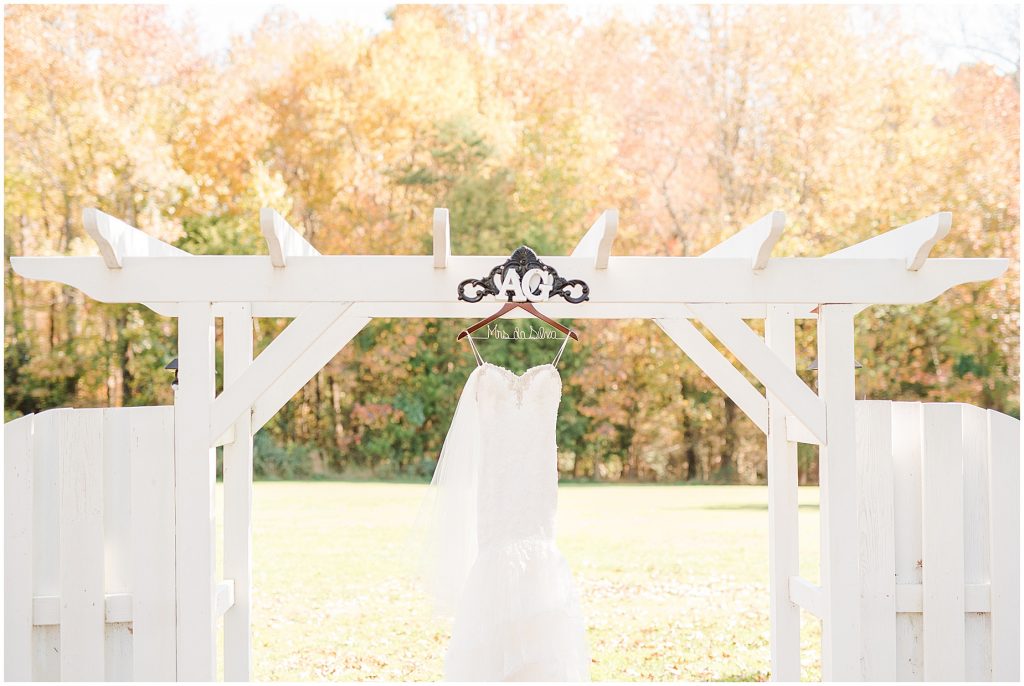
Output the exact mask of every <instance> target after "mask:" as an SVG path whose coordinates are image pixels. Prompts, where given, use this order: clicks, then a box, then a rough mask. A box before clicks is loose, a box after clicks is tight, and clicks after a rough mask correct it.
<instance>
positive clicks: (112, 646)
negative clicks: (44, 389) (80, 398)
mask: <svg viewBox="0 0 1024 686" xmlns="http://www.w3.org/2000/svg"><path fill="white" fill-rule="evenodd" d="M4 524H5V538H4V553H5V555H4V642H5V645H4V647H5V658H4V659H5V664H4V676H5V677H6V679H7V680H9V681H10V680H16V681H26V680H36V681H55V680H61V679H63V680H75V681H103V680H112V681H122V680H173V679H174V678H175V673H176V672H175V590H174V408H173V407H137V408H119V409H83V410H71V409H59V410H48V411H46V412H41V413H39V414H36V415H29V416H26V417H21V418H19V419H16V420H14V421H12V422H9V423H8V424H7V425H6V426H5V427H4Z"/></svg>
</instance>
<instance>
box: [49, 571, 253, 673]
mask: <svg viewBox="0 0 1024 686" xmlns="http://www.w3.org/2000/svg"><path fill="white" fill-rule="evenodd" d="M234 603H235V584H234V581H232V580H227V581H221V582H220V583H218V584H217V599H216V607H217V614H218V615H222V614H224V613H225V612H226V611H227V610H229V609H230V608H231V607H232V606H233V605H234ZM134 604H135V597H134V596H133V595H132V594H130V593H112V594H107V595H106V596H105V597H104V612H105V614H104V617H105V622H106V623H107V624H125V623H129V622H132V621H136V620H138V617H137V616H135V612H134ZM32 624H33V625H35V626H51V625H58V624H60V597H59V596H40V597H37V598H33V599H32ZM129 664H130V658H129ZM172 676H173V675H172ZM147 680H149V681H152V679H147Z"/></svg>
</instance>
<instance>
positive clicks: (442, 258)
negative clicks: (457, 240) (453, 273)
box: [434, 207, 452, 269]
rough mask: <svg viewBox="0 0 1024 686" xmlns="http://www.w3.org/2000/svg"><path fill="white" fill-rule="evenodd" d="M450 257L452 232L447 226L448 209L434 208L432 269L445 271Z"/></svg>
mask: <svg viewBox="0 0 1024 686" xmlns="http://www.w3.org/2000/svg"><path fill="white" fill-rule="evenodd" d="M451 256H452V231H451V227H450V226H449V224H448V209H447V208H444V207H435V208H434V269H445V268H447V267H448V260H449V259H450V258H451Z"/></svg>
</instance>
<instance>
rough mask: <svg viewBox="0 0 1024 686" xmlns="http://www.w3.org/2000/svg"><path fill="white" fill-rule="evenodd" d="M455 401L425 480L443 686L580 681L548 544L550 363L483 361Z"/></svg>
mask: <svg viewBox="0 0 1024 686" xmlns="http://www.w3.org/2000/svg"><path fill="white" fill-rule="evenodd" d="M470 344H471V345H472V347H473V353H474V355H476V358H477V363H478V364H477V368H476V369H475V370H473V372H472V374H470V376H469V379H468V380H467V382H466V386H465V388H464V389H463V392H462V396H461V398H460V399H459V403H458V407H457V409H456V411H455V417H454V418H453V420H452V426H451V429H450V430H449V432H448V436H447V437H446V438H445V444H444V447H443V448H442V450H441V457H440V460H439V462H438V467H437V469H436V470H435V473H434V479H433V481H432V482H431V489H430V491H431V496H430V500H429V503H430V505H429V507H428V509H427V514H426V517H427V518H428V519H429V521H428V522H427V525H428V526H429V527H430V528H431V529H432V534H430V535H429V537H428V540H429V542H430V545H429V548H428V551H427V552H428V557H427V558H426V562H427V569H426V570H425V571H426V577H427V580H428V583H429V584H430V590H431V591H432V592H433V595H434V598H435V601H436V609H437V610H439V611H441V612H443V613H447V614H450V615H453V616H454V619H455V621H454V624H453V627H452V638H451V643H450V644H449V647H448V654H447V657H446V659H445V679H446V680H449V681H585V680H588V679H589V668H590V658H589V652H588V648H587V642H586V636H585V633H584V623H583V617H582V613H581V611H580V604H579V598H578V595H577V592H576V589H575V587H574V585H573V581H572V575H571V573H570V570H569V566H568V564H567V563H566V561H565V559H564V558H563V557H562V555H561V553H560V552H559V550H558V548H557V547H556V545H555V511H556V507H557V499H558V470H557V464H556V451H557V449H556V444H555V419H556V416H557V412H558V404H559V401H560V400H561V394H562V381H561V377H560V376H559V374H558V369H557V367H556V365H557V364H558V360H559V358H560V357H561V354H562V351H563V350H564V349H565V342H564V341H563V343H562V349H561V350H559V352H558V355H557V356H556V357H555V360H554V361H553V362H552V363H551V364H545V365H540V366H538V367H533V368H531V369H528V370H527V371H526V372H524V373H523V374H514V373H513V372H511V371H509V370H507V369H505V368H503V367H499V366H497V365H493V364H491V363H489V362H485V361H484V360H483V358H482V357H480V353H479V351H478V350H477V348H476V345H475V344H474V343H473V340H472V337H470Z"/></svg>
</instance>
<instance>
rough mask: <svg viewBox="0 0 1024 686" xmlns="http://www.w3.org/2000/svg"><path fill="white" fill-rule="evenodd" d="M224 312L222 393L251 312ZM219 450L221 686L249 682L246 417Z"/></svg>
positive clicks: (241, 361)
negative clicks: (227, 600) (225, 592)
mask: <svg viewBox="0 0 1024 686" xmlns="http://www.w3.org/2000/svg"><path fill="white" fill-rule="evenodd" d="M228 307H229V309H228V310H227V311H226V312H224V387H225V388H227V387H228V386H229V385H230V384H232V383H234V382H235V381H237V380H238V379H239V378H240V377H241V376H242V374H243V373H244V372H245V370H246V369H248V367H249V365H250V364H251V363H252V355H253V329H252V306H251V305H250V304H249V303H230V304H229V306H228ZM234 437H235V440H234V441H232V442H231V443H227V444H226V445H225V446H224V578H225V579H228V580H231V581H232V582H234V592H235V595H234V597H235V602H234V604H233V605H232V606H231V607H230V608H229V609H228V611H227V612H226V613H225V614H224V680H225V681H251V680H252V631H251V612H252V600H251V596H250V588H251V585H252V496H253V493H252V470H253V464H252V460H253V450H252V411H251V410H249V411H247V412H243V413H242V414H241V416H240V417H239V418H238V419H237V420H235V423H234Z"/></svg>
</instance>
